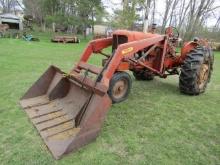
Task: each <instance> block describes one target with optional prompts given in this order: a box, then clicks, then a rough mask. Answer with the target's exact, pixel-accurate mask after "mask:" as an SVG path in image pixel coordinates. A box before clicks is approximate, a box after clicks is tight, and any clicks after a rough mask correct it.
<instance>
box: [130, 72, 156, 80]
mask: <svg viewBox="0 0 220 165" xmlns="http://www.w3.org/2000/svg"><path fill="white" fill-rule="evenodd" d="M133 75H134V77H135V79H136V80H147V81H150V80H153V79H154V75H153V74H152V73H150V72H148V71H133Z"/></svg>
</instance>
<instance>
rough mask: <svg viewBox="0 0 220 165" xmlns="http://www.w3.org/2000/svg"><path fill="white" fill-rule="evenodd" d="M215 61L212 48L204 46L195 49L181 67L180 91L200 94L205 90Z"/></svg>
mask: <svg viewBox="0 0 220 165" xmlns="http://www.w3.org/2000/svg"><path fill="white" fill-rule="evenodd" d="M213 63H214V56H213V54H212V52H211V50H207V49H206V48H203V47H197V48H196V49H193V50H192V51H191V52H190V53H189V54H188V55H187V57H186V59H185V61H184V63H183V65H182V67H181V74H180V77H179V88H180V91H181V92H182V93H185V94H189V95H199V94H200V93H203V92H205V89H206V87H207V84H208V82H209V81H210V78H211V74H212V69H213Z"/></svg>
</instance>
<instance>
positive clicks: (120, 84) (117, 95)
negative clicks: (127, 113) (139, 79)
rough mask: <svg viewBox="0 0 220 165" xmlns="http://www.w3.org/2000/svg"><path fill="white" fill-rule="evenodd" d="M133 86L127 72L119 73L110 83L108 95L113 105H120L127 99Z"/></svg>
mask: <svg viewBox="0 0 220 165" xmlns="http://www.w3.org/2000/svg"><path fill="white" fill-rule="evenodd" d="M131 85H132V80H131V77H130V75H129V74H128V73H126V72H117V73H115V74H114V76H113V77H112V79H111V81H110V85H109V90H108V95H109V97H110V98H111V100H112V103H113V104H114V103H120V102H122V101H124V100H126V99H127V97H128V95H129V93H130V89H131Z"/></svg>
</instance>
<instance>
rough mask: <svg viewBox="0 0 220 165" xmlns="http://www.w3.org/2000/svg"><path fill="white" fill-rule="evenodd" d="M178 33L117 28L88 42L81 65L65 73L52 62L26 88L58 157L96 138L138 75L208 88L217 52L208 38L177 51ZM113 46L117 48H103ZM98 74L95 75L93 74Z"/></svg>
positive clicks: (26, 104) (195, 90)
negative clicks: (94, 61)
mask: <svg viewBox="0 0 220 165" xmlns="http://www.w3.org/2000/svg"><path fill="white" fill-rule="evenodd" d="M178 40H179V34H178V32H177V30H176V29H175V28H173V27H168V28H167V29H166V33H165V35H160V34H155V33H154V31H152V32H151V33H143V32H132V31H127V30H117V31H115V32H114V33H113V37H110V38H105V39H97V40H93V41H91V42H90V43H89V45H88V46H87V48H86V49H85V51H84V53H83V54H82V56H81V58H80V60H79V62H78V63H77V65H76V66H75V67H74V68H73V69H72V70H71V71H70V73H69V74H66V73H64V72H62V71H61V70H59V69H58V68H56V67H54V66H51V67H50V68H49V69H48V70H47V71H46V72H45V73H44V74H43V75H42V76H41V77H40V79H39V80H38V81H37V82H36V83H35V84H34V85H33V86H32V87H31V88H30V89H29V90H28V91H27V92H26V94H25V95H24V96H23V97H22V99H21V102H20V103H21V105H22V107H23V108H24V110H25V111H26V113H27V114H28V116H29V117H30V118H31V121H32V122H33V124H34V125H35V126H36V128H37V130H38V131H39V133H40V135H41V136H42V138H43V140H44V141H45V143H46V145H47V146H48V148H49V149H50V151H51V152H52V154H53V155H54V157H55V158H57V159H58V158H60V157H62V155H64V154H67V153H69V152H70V151H75V150H77V149H78V148H80V147H82V146H83V145H85V144H87V143H89V142H91V141H92V140H94V139H95V138H96V137H97V136H98V133H99V132H100V129H101V125H102V122H103V120H104V118H105V116H106V113H107V111H108V109H109V108H110V107H111V105H112V103H119V102H121V101H124V100H125V99H126V98H127V97H128V95H129V92H130V89H131V84H132V81H131V76H130V75H129V73H128V72H127V71H131V72H133V75H134V77H135V78H136V79H137V80H153V79H154V77H155V76H159V77H161V78H166V77H167V76H169V75H178V74H179V88H180V91H181V92H183V93H185V94H189V95H198V94H200V93H203V92H204V91H205V89H206V86H207V84H208V82H209V81H210V77H211V73H212V70H213V61H214V58H213V54H212V51H211V48H210V46H209V45H208V43H207V42H206V41H205V40H202V39H198V38H195V39H194V41H190V42H186V43H185V44H184V46H183V47H182V49H181V52H180V53H177V51H176V47H177V45H178ZM109 46H112V53H111V54H109V55H108V54H106V53H104V52H103V49H105V48H107V47H109ZM92 54H101V55H104V56H105V57H106V58H105V59H104V60H103V66H102V67H97V66H94V65H91V64H89V63H88V60H89V58H90V57H91V55H92ZM94 75H95V76H94Z"/></svg>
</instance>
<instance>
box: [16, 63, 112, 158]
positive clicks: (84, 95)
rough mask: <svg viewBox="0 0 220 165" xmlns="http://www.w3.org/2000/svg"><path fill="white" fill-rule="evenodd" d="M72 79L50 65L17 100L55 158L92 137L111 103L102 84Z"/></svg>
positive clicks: (74, 149) (96, 133)
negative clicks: (94, 87) (91, 87)
mask: <svg viewBox="0 0 220 165" xmlns="http://www.w3.org/2000/svg"><path fill="white" fill-rule="evenodd" d="M76 80H78V79H77V78H75V77H73V79H72V78H69V77H68V78H67V77H66V76H64V73H63V72H62V71H60V70H59V69H58V68H56V67H54V66H51V67H49V69H48V70H47V71H46V72H45V73H44V74H43V75H42V76H41V77H40V79H39V80H38V81H37V82H36V83H35V84H34V85H33V86H32V87H31V88H30V89H29V90H28V91H27V93H26V94H25V95H24V96H23V97H22V98H21V100H20V104H21V106H22V108H23V109H24V111H25V112H26V113H27V115H28V117H29V118H30V120H31V121H32V123H33V124H34V126H35V127H36V129H37V130H38V132H39V134H40V135H41V137H42V139H43V140H44V142H45V144H46V145H47V147H48V148H49V150H50V151H51V153H52V154H53V156H54V157H55V158H56V159H59V158H61V157H62V156H63V155H64V154H67V153H69V152H71V151H76V150H77V149H79V148H80V147H82V146H84V145H86V144H88V143H89V142H91V141H93V140H95V138H96V137H97V136H98V133H99V132H100V129H101V125H102V122H103V120H104V118H105V116H106V113H107V111H108V109H109V108H110V106H111V100H110V98H109V97H108V95H107V92H106V90H103V89H104V88H100V89H97V90H91V89H90V88H88V86H84V85H82V83H80V81H76ZM86 83H88V81H87V82H86ZM87 85H88V84H87ZM99 85H100V84H99ZM100 86H101V85H100ZM96 91H97V92H96Z"/></svg>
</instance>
